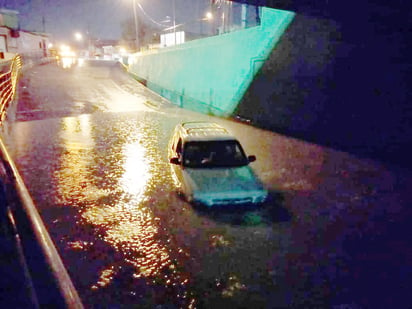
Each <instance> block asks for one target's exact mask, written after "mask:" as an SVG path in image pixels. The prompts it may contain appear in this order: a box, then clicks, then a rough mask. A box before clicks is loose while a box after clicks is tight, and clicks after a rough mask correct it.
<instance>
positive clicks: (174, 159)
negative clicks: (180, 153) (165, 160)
mask: <svg viewBox="0 0 412 309" xmlns="http://www.w3.org/2000/svg"><path fill="white" fill-rule="evenodd" d="M170 163H172V164H176V165H179V164H180V161H179V158H178V157H174V158H170Z"/></svg>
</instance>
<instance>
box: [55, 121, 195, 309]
mask: <svg viewBox="0 0 412 309" xmlns="http://www.w3.org/2000/svg"><path fill="white" fill-rule="evenodd" d="M123 125H124V127H123V128H119V127H117V128H116V134H117V138H118V140H116V141H111V142H110V145H108V146H107V147H108V148H109V149H108V150H107V149H106V151H107V152H110V153H114V154H119V155H117V156H105V154H104V152H103V153H101V152H99V151H97V149H96V148H93V147H94V145H95V144H98V141H97V140H94V137H93V134H95V132H93V130H96V129H97V128H93V126H92V125H91V124H90V117H88V116H84V117H82V118H65V119H64V120H63V122H62V127H63V129H62V134H61V138H62V139H63V141H64V148H65V149H64V150H63V151H62V158H61V166H60V168H59V170H58V171H57V172H56V173H55V178H56V179H55V181H56V184H57V190H56V191H57V195H58V200H59V203H63V204H67V205H70V206H71V207H78V211H79V212H80V215H81V218H82V220H80V223H79V224H87V225H90V224H91V225H92V226H93V227H94V228H95V229H96V231H99V232H98V233H96V235H95V237H96V238H97V240H100V241H104V243H106V244H107V245H109V246H110V247H111V248H113V249H114V250H115V251H116V252H117V253H119V254H120V255H121V256H123V258H122V261H121V263H123V264H127V265H129V266H132V268H133V269H134V272H133V273H132V274H129V275H130V276H132V277H133V280H141V279H145V280H146V285H148V286H149V285H159V284H160V285H161V286H163V287H164V288H166V289H172V290H174V291H175V294H176V295H175V299H178V302H180V303H182V302H184V303H186V305H187V306H188V307H190V304H193V299H192V300H190V299H189V297H188V296H189V295H188V292H187V291H186V289H185V286H186V285H187V284H188V282H189V278H188V276H187V275H185V274H183V273H182V272H181V271H180V270H179V269H181V267H180V266H179V265H178V264H179V261H178V260H176V258H172V257H171V256H170V250H172V251H173V248H169V247H168V246H167V242H165V240H164V233H165V232H164V231H163V230H162V231H160V230H161V222H160V219H159V218H157V217H155V215H154V213H153V211H152V210H151V208H150V203H152V202H153V199H152V198H151V195H152V193H153V192H151V191H153V190H154V188H155V187H156V183H159V182H160V183H161V182H162V179H161V178H159V176H161V175H162V172H161V170H160V169H161V168H160V167H159V161H161V158H160V157H159V155H156V153H157V152H158V151H155V150H156V149H154V148H155V147H158V146H157V145H156V144H155V136H156V134H157V132H153V127H151V126H148V125H147V126H145V127H142V126H143V125H142V124H138V123H136V122H133V123H123ZM96 136H97V135H96ZM98 136H100V137H101V134H100V133H99V135H98ZM119 141H121V142H119ZM99 156H104V157H103V158H102V157H99ZM96 157H99V159H96ZM96 160H97V161H99V162H101V161H103V162H104V166H99V167H96ZM99 169H106V170H105V173H104V174H103V175H100V176H99V177H101V178H111V181H112V185H111V186H110V187H108V188H102V186H101V185H99V182H100V181H103V179H96V170H99ZM107 169H108V170H107ZM113 181H114V182H113ZM113 183H115V185H113ZM162 233H163V235H161V234H162ZM73 243H77V242H76V241H75V242H72V243H71V244H68V248H70V249H72V250H77V251H79V250H84V251H87V250H90V246H85V247H84V248H83V247H82V246H75V247H73ZM93 243H96V241H94V242H93ZM91 246H93V244H92V245H91ZM176 250H179V249H176ZM175 255H176V254H175ZM101 259H107V260H106V261H105V262H106V263H105V265H104V268H103V269H102V268H100V269H99V272H100V273H99V276H98V277H99V278H98V280H97V281H96V282H95V283H94V284H93V285H92V286H90V289H91V290H93V291H96V290H99V289H101V288H106V287H108V286H110V285H111V284H113V283H114V282H113V281H114V279H116V276H117V275H118V273H119V272H120V271H121V268H122V266H121V265H119V264H118V262H117V264H116V263H115V264H113V262H112V258H111V257H108V256H102V257H101ZM129 290H133V287H129ZM133 293H134V294H136V293H135V292H131V294H133ZM179 299H180V300H179Z"/></svg>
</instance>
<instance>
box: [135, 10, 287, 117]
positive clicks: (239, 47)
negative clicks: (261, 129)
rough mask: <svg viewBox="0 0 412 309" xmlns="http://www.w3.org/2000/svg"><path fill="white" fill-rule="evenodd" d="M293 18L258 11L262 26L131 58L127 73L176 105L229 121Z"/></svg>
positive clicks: (271, 12)
mask: <svg viewBox="0 0 412 309" xmlns="http://www.w3.org/2000/svg"><path fill="white" fill-rule="evenodd" d="M294 16H295V14H294V13H293V12H288V11H281V10H275V9H270V8H262V16H261V25H260V26H257V27H252V28H248V29H244V30H240V31H236V32H231V33H226V34H222V35H218V36H213V37H209V38H205V39H199V40H194V41H190V42H187V43H185V44H181V45H177V46H173V47H168V48H163V49H159V50H157V51H155V52H152V53H146V54H136V55H133V56H132V57H131V58H130V59H129V71H130V72H131V73H133V74H134V75H135V76H136V77H137V78H138V79H140V80H144V81H145V82H146V85H147V87H149V88H150V89H152V90H154V91H155V92H157V93H159V94H161V95H162V96H164V97H165V98H167V99H169V100H170V101H172V102H173V103H175V104H177V105H180V106H182V107H184V108H187V109H191V110H194V111H198V112H201V113H206V114H213V115H217V116H230V115H231V114H232V113H233V111H234V110H235V108H236V106H237V105H238V103H239V101H240V100H241V99H242V97H243V95H244V93H245V91H246V90H247V89H248V87H249V85H250V83H251V82H252V80H253V78H254V76H255V74H256V73H257V72H258V71H259V69H260V67H261V66H262V65H263V63H264V62H265V61H266V59H267V58H268V56H269V55H270V53H271V51H272V50H273V48H275V46H276V43H277V42H278V41H279V39H280V37H281V36H282V34H283V33H284V32H285V30H286V28H287V27H288V25H289V24H290V22H291V21H292V20H293V18H294Z"/></svg>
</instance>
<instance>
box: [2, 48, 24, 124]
mask: <svg viewBox="0 0 412 309" xmlns="http://www.w3.org/2000/svg"><path fill="white" fill-rule="evenodd" d="M21 67H22V61H21V57H20V55H16V56H15V57H14V58H13V59H12V60H11V61H10V67H9V68H10V69H9V70H8V71H6V72H5V73H2V74H0V125H1V124H2V123H3V121H4V119H5V117H6V110H7V108H8V106H9V105H10V103H11V102H12V100H13V98H14V95H15V93H16V87H17V79H18V76H19V71H20V69H21Z"/></svg>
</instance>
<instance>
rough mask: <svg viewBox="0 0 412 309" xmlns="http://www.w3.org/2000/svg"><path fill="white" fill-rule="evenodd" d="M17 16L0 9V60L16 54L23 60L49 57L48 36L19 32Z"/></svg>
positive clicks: (16, 13)
mask: <svg viewBox="0 0 412 309" xmlns="http://www.w3.org/2000/svg"><path fill="white" fill-rule="evenodd" d="M18 14H19V13H18V12H17V11H14V10H8V9H0V59H9V58H12V57H13V56H14V55H15V54H17V53H18V54H20V55H22V56H23V57H25V58H42V57H48V56H50V51H49V47H50V46H51V37H50V35H48V34H46V33H37V32H29V31H24V30H20V26H19V19H18Z"/></svg>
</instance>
